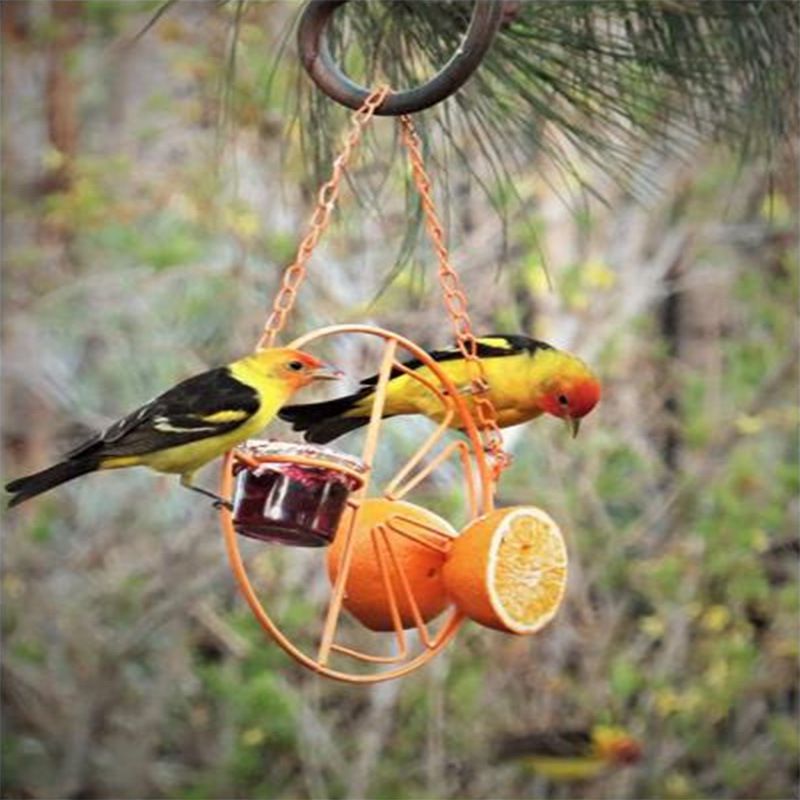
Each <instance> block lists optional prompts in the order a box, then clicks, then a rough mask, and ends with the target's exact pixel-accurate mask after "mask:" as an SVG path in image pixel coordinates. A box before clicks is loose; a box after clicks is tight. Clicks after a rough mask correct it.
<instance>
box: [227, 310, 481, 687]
mask: <svg viewBox="0 0 800 800" xmlns="http://www.w3.org/2000/svg"><path fill="white" fill-rule="evenodd" d="M339 334H365V335H370V336H376V337H379V338H381V339H383V340H384V342H385V345H384V353H383V356H382V358H381V368H380V372H379V375H380V378H379V380H378V383H377V385H376V387H375V401H374V403H373V411H372V415H371V418H370V422H369V425H368V427H367V432H366V438H365V444H364V450H363V453H362V460H363V461H364V462H365V463H366V465H367V472H366V476H365V479H364V482H363V484H362V485H361V486H360V487H359V488H358V489H357V491H356V492H355V494H354V497H352V498H351V499H350V500H349V501H348V503H349V504H350V506H351V508H352V509H353V513H352V515H351V518H350V522H349V525H347V526H345V527H346V530H340V531H339V533H338V535H339V536H346V537H347V539H346V540H345V544H344V550H343V552H342V557H341V564H342V567H341V569H340V570H339V573H338V575H337V577H336V580H335V581H334V583H333V586H332V589H331V599H330V601H329V604H328V610H327V613H326V615H325V622H324V626H323V629H322V633H321V636H320V639H319V646H318V649H317V653H316V655H309V654H308V653H307V652H304V651H303V650H301V649H300V648H299V647H298V646H297V645H296V644H294V642H292V640H291V639H290V638H289V637H288V636H287V635H286V634H285V633H284V632H283V631H282V630H281V628H280V627H279V625H278V624H277V623H276V622H275V621H274V620H273V619H272V617H271V616H270V615H269V613H268V612H267V611H266V609H265V608H264V606H263V605H262V603H261V601H260V599H259V597H258V594H257V592H256V590H255V588H254V587H253V585H252V583H251V581H250V578H249V576H248V573H247V569H246V567H245V565H244V561H243V558H242V554H241V551H240V549H239V534H238V533H237V532H236V529H235V528H234V523H233V514H232V513H231V512H230V511H229V510H227V509H226V508H221V509H220V518H221V522H222V530H223V534H224V538H225V548H226V551H227V554H228V559H229V561H230V564H231V569H232V570H233V573H234V577H235V578H236V582H237V584H238V586H239V589H240V590H241V592H242V594H243V595H244V597H245V599H246V601H247V603H248V605H249V606H250V608H251V610H252V612H253V614H254V615H255V617H256V619H257V620H258V622H259V624H260V625H261V627H262V628H263V629H264V631H265V632H266V633H267V634H269V635H270V636H271V637H272V638H273V639H274V640H275V641H276V642H277V643H278V645H280V647H281V648H283V650H285V651H286V652H287V653H288V654H289V655H290V656H292V657H293V658H294V659H296V660H297V661H299V662H300V663H301V664H303V665H304V666H306V667H308V668H309V669H311V670H313V671H314V672H317V673H319V674H321V675H325V676H326V677H328V678H333V679H335V680H339V681H343V682H346V683H360V684H365V683H377V682H379V681H386V680H391V679H393V678H399V677H401V676H403V675H407V674H408V673H409V672H412V671H413V670H415V669H417V668H418V667H420V666H422V665H423V664H425V663H426V662H427V661H429V660H430V659H431V658H433V657H434V656H435V655H436V654H437V653H438V652H440V651H441V650H442V649H443V648H444V647H445V646H446V645H447V644H448V642H449V641H450V640H451V639H452V638H453V636H455V634H456V632H457V631H458V629H459V628H460V626H461V624H462V622H463V620H464V617H463V615H462V614H461V612H459V611H458V610H457V609H456V608H455V607H452V608H451V610H450V612H449V614H448V616H447V617H446V618H445V619H444V620H443V621H442V622H441V623H439V628H438V630H437V631H436V632H432V631H431V630H429V629H428V627H427V625H426V623H425V621H423V620H422V619H421V616H420V613H419V611H418V607H416V606H415V604H416V600H415V599H414V592H413V589H412V588H409V586H408V584H407V583H405V584H404V586H405V588H404V591H405V592H406V593H407V595H406V598H405V599H406V601H407V602H410V603H411V604H412V607H415V608H417V611H416V612H415V619H416V624H415V627H416V630H417V633H418V640H419V642H420V646H421V647H422V651H421V652H420V653H419V654H417V655H413V656H412V655H411V654H410V652H409V647H408V643H407V641H406V634H405V630H406V628H407V627H408V626H403V625H402V624H401V623H400V621H399V619H398V618H397V617H395V619H394V635H395V637H396V640H397V651H398V652H397V653H396V654H395V655H393V656H385V655H379V654H375V653H370V652H365V651H363V650H359V649H355V648H354V647H350V646H348V645H346V644H342V643H340V642H338V641H337V631H338V626H339V620H340V615H341V611H342V606H343V599H344V593H345V585H346V582H347V577H348V574H349V563H350V553H351V552H352V550H353V541H354V538H353V531H354V529H355V527H356V526H357V524H358V521H359V509H360V507H361V504H362V503H363V502H364V500H365V499H368V498H366V495H367V492H368V491H369V488H370V480H371V479H372V478H373V475H372V463H373V460H374V455H375V452H376V448H377V442H378V434H379V429H380V426H381V423H382V413H383V406H384V403H385V401H386V387H387V384H388V382H389V379H390V377H391V375H392V370H393V369H404V367H403V365H402V363H401V362H400V361H398V360H397V358H396V351H397V349H398V347H399V348H402V349H403V350H406V351H408V352H409V353H410V354H411V355H412V356H413V357H414V358H416V359H419V360H420V361H421V362H422V363H423V365H424V366H426V367H427V368H428V369H429V370H430V372H431V373H432V375H433V376H434V378H435V380H436V381H438V387H437V386H436V385H435V384H434V383H433V382H426V379H425V378H422V377H421V376H418V375H416V374H415V373H414V372H413V371H411V370H408V372H407V374H409V375H411V376H412V377H416V379H417V380H419V381H420V382H422V383H424V384H425V385H426V386H428V388H429V389H430V390H431V391H433V392H435V393H436V394H437V396H438V397H439V399H440V400H441V401H442V403H443V404H444V406H445V408H446V409H447V411H446V413H445V415H444V417H443V419H442V421H441V422H440V423H439V425H438V427H437V429H436V430H435V431H434V432H433V433H432V434H430V435H429V436H428V437H427V438H426V440H425V441H424V442H423V443H422V444H421V445H420V447H419V448H418V449H417V450H416V451H415V453H414V454H413V455H411V456H410V457H409V458H408V459H407V460H406V462H405V464H404V465H403V466H402V467H401V468H400V469H399V470H398V471H397V472H396V473H395V474H394V476H393V477H392V478H391V479H390V480H389V482H388V483H387V484H386V486H385V487H384V488H383V490H382V492H381V493H380V496H381V497H383V498H385V499H386V500H389V501H396V500H402V499H403V498H404V497H405V496H406V495H407V494H408V493H410V492H411V491H412V490H413V489H414V488H415V487H416V486H417V485H419V484H420V483H421V482H422V480H424V479H425V478H426V477H427V476H428V475H430V474H431V473H432V472H433V471H434V470H435V469H437V468H438V467H439V466H441V464H442V463H444V462H445V461H446V460H447V459H449V458H455V459H456V460H457V461H458V463H460V465H461V469H462V470H463V472H464V479H465V481H466V483H467V488H468V491H467V495H468V498H469V503H470V508H469V518H470V520H473V519H475V518H477V517H478V516H481V515H483V514H486V513H489V512H490V511H491V510H492V509H493V503H494V500H493V491H494V481H493V477H492V471H491V468H490V466H489V464H488V463H487V459H486V455H485V453H484V450H483V443H482V440H481V436H480V432H479V431H478V428H477V426H476V424H475V420H474V419H473V417H472V414H471V413H470V411H469V409H468V407H467V404H466V402H465V400H464V398H463V397H462V396H461V394H460V393H459V391H458V389H457V387H456V386H455V385H454V384H453V382H452V381H451V380H450V378H448V376H447V374H446V373H445V372H444V371H443V370H442V369H441V367H440V365H439V364H438V363H437V362H436V361H434V360H433V358H431V356H430V355H428V353H426V352H425V351H424V350H423V349H422V348H420V347H419V346H417V345H415V344H414V343H413V342H411V341H410V340H408V339H406V338H404V337H403V336H400V335H399V334H396V333H393V332H391V331H386V330H383V329H381V328H375V327H372V326H367V325H334V326H331V327H327V328H322V329H319V330H316V331H312V332H311V333H307V334H305V335H304V336H301V337H300V338H298V339H295V340H294V341H293V342H291V344H290V345H289V346H290V347H298V348H299V347H304V346H306V345H307V344H309V343H310V342H313V341H316V340H318V339H321V338H325V337H329V336H333V335H339ZM454 420H457V424H458V427H460V428H461V429H462V432H463V434H464V436H465V437H466V441H464V440H463V439H459V440H458V441H455V442H452V443H449V444H447V445H446V446H444V447H443V448H442V449H441V450H440V451H439V452H438V453H437V454H435V455H434V454H433V450H434V448H435V447H436V446H437V444H439V442H440V441H441V439H442V438H443V436H444V434H445V432H446V431H447V430H448V429H449V428H450V427H451V425H452V424H453V422H454ZM240 458H241V460H242V461H243V462H244V463H248V457H247V456H239V455H237V453H236V452H232V453H228V454H227V456H226V458H225V464H224V467H223V472H222V480H221V485H220V495H221V496H222V497H223V498H225V499H228V500H230V499H232V495H233V467H234V462H235V460H237V459H240ZM426 458H427V459H428V460H427V463H425V459H426ZM286 460H287V461H292V460H293V459H292V458H291V457H289V458H287V459H286ZM303 461H305V463H310V462H309V461H308V459H303ZM312 462H313V460H312ZM320 463H322V462H320ZM439 536H440V541H439V544H438V546H437V549H440V550H441V552H446V551H447V547H448V545H449V542H450V541H451V535H450V534H448V533H446V532H444V531H441V532H439ZM431 546H433V545H431ZM385 547H387V548H388V551H389V560H390V561H394V559H395V555H394V553H393V551H392V547H391V545H390V544H389V541H388V539H387V540H386V541H385ZM395 569H397V568H395ZM399 577H400V579H401V582H402V581H403V576H402V575H400V576H399ZM383 582H384V591H385V592H386V596H387V597H393V598H394V599H393V600H392V601H391V603H392V605H393V608H395V609H396V605H397V598H396V592H397V590H396V589H395V588H393V586H394V573H392V572H391V571H388V572H386V573H384V577H383ZM384 641H385V640H384ZM334 655H336V656H337V657H339V658H347V657H349V658H352V659H355V660H356V661H360V662H363V663H367V664H371V665H375V666H384V667H387V666H388V667H389V668H388V669H384V670H382V671H379V672H374V673H362V672H347V671H345V670H342V669H336V668H334V667H332V666H331V665H330V659H331V657H332V656H334Z"/></svg>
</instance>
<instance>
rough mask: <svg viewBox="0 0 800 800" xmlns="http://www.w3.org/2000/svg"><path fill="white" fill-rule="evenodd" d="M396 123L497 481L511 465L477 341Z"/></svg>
mask: <svg viewBox="0 0 800 800" xmlns="http://www.w3.org/2000/svg"><path fill="white" fill-rule="evenodd" d="M399 122H400V130H401V134H402V139H403V144H404V145H405V146H406V149H407V150H408V157H409V161H410V162H411V172H412V176H413V178H414V183H415V185H416V187H417V191H418V192H419V196H420V200H421V202H422V210H423V213H424V216H425V225H426V227H427V229H428V234H429V235H430V238H431V243H432V244H433V249H434V250H435V251H436V256H437V259H438V262H439V271H438V272H439V284H440V286H441V288H442V294H443V296H444V304H445V308H446V309H447V314H448V316H449V317H450V321H451V323H452V326H453V331H454V332H455V335H456V344H457V346H458V348H459V350H460V351H461V354H462V355H463V356H464V361H465V363H466V365H467V372H468V374H469V376H470V382H471V390H472V402H473V406H474V409H475V415H476V417H477V419H478V428H479V430H480V432H481V437H482V440H483V445H484V449H485V450H486V452H487V453H488V454H489V456H490V457H491V459H492V470H493V474H494V478H495V480H497V478H498V477H499V476H500V473H501V472H502V471H503V470H504V469H506V467H508V466H509V464H510V463H511V458H510V456H509V455H508V453H506V452H505V450H504V449H503V434H502V433H501V432H500V427H499V425H498V424H497V411H496V409H495V407H494V403H492V399H491V396H490V395H489V383H488V381H487V379H486V371H485V369H484V366H483V362H482V361H481V360H480V358H478V341H477V339H476V338H475V334H474V333H473V332H472V323H471V321H470V318H469V311H468V304H467V296H466V294H465V293H464V289H463V287H462V285H461V279H460V277H459V275H458V273H457V272H456V270H455V268H454V267H453V265H452V264H451V263H450V256H449V254H448V251H447V246H446V245H445V242H444V229H443V228H442V224H441V222H440V221H439V216H438V214H437V213H436V207H435V205H434V202H433V198H432V196H431V179H430V177H429V176H428V174H427V172H426V171H425V163H424V160H423V157H422V147H421V143H420V139H419V136H418V134H417V132H416V130H415V128H414V123H413V121H412V120H411V117H410V116H408V115H407V114H406V115H403V116H401V117H400V119H399Z"/></svg>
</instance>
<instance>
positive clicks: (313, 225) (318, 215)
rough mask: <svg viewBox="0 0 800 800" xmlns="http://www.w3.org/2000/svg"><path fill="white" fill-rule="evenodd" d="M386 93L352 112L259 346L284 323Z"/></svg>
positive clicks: (270, 340) (384, 89) (372, 96)
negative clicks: (357, 150) (356, 152)
mask: <svg viewBox="0 0 800 800" xmlns="http://www.w3.org/2000/svg"><path fill="white" fill-rule="evenodd" d="M388 94H389V87H388V86H382V87H380V88H379V89H376V90H375V91H374V92H372V93H371V94H370V95H369V97H367V99H366V100H365V101H364V104H363V105H362V106H361V108H359V109H358V111H356V112H355V113H354V114H353V116H352V126H351V128H350V131H349V133H348V134H347V136H346V137H345V141H344V145H343V147H342V149H341V151H340V152H339V155H338V156H336V159H335V160H334V162H333V170H332V171H331V177H330V178H329V179H328V181H327V182H326V183H324V184H323V185H322V187H321V188H320V190H319V194H318V195H317V205H316V208H315V209H314V213H313V214H312V215H311V220H310V222H309V231H308V233H307V234H306V237H305V238H304V239H303V241H302V242H300V247H299V248H298V250H297V255H296V256H295V259H294V261H293V262H292V263H291V264H290V265H289V266H288V267H286V269H285V270H284V273H283V279H282V280H281V287H280V290H279V291H278V294H277V295H276V297H275V300H274V302H273V304H272V311H271V312H270V315H269V317H268V318H267V322H266V324H265V325H264V331H263V332H262V334H261V338H260V339H259V341H258V345H257V346H258V347H259V348H261V347H271V346H272V345H273V344H274V342H275V337H276V336H277V335H278V333H279V332H280V331H281V329H282V328H283V326H284V324H285V323H286V317H287V315H288V314H289V312H290V311H291V310H292V306H294V301H295V299H296V297H297V290H298V289H299V288H300V284H301V283H302V282H303V280H304V279H305V277H306V265H307V263H308V260H309V258H311V254H312V253H313V252H314V248H315V247H316V246H317V242H319V239H320V237H321V236H322V234H323V233H324V231H325V229H326V228H327V227H328V224H329V223H330V218H331V214H332V213H333V207H334V205H335V204H336V198H337V197H338V196H339V186H340V184H341V182H342V178H343V177H344V171H345V168H346V167H347V163H348V161H349V160H350V156H351V155H352V153H353V150H354V148H355V147H356V145H357V144H358V142H359V141H360V139H361V134H362V133H363V132H364V128H365V127H366V126H367V124H368V123H369V121H370V119H372V116H373V114H374V113H375V110H376V109H377V108H378V107H379V106H380V105H381V103H382V102H383V101H384V100H385V99H386V96H387V95H388Z"/></svg>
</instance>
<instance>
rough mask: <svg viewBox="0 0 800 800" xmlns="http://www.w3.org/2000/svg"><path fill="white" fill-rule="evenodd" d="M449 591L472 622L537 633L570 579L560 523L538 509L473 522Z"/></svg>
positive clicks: (451, 566)
mask: <svg viewBox="0 0 800 800" xmlns="http://www.w3.org/2000/svg"><path fill="white" fill-rule="evenodd" d="M443 575H444V582H445V587H446V589H447V592H448V593H449V594H450V596H451V597H452V598H453V601H454V602H455V604H456V605H457V606H458V608H459V609H460V610H461V611H462V612H463V613H464V614H465V615H466V616H468V617H469V618H470V619H473V620H475V621H476V622H479V623H481V624H482V625H487V626H488V627H490V628H497V629H498V630H503V631H507V632H511V633H535V632H536V631H538V630H540V629H541V628H542V627H544V625H546V624H547V623H548V622H549V621H550V620H551V619H552V618H553V617H554V616H555V614H556V611H557V610H558V607H559V605H560V604H561V600H562V598H563V596H564V589H565V587H566V580H567V550H566V547H565V545H564V539H563V538H562V536H561V531H560V530H559V528H558V526H557V525H556V523H555V522H554V521H553V520H552V519H551V517H550V516H549V515H548V514H546V513H545V512H544V511H542V510H541V509H538V508H534V507H532V506H517V507H514V508H503V509H498V510H496V511H493V512H491V513H490V514H486V515H484V516H483V517H479V518H478V519H476V520H473V522H471V523H470V524H469V525H468V526H467V527H466V528H465V529H464V531H463V532H462V533H461V535H460V536H459V537H458V538H457V539H456V540H455V541H454V542H453V544H452V546H451V548H450V552H449V554H448V556H447V561H446V563H445V567H444V572H443Z"/></svg>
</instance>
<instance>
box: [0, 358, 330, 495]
mask: <svg viewBox="0 0 800 800" xmlns="http://www.w3.org/2000/svg"><path fill="white" fill-rule="evenodd" d="M341 375H342V373H341V372H339V370H337V369H334V368H333V367H330V366H328V365H327V364H323V363H322V362H321V361H320V360H319V359H317V358H315V357H314V356H312V355H309V354H308V353H304V352H302V351H300V350H291V349H288V348H266V349H263V350H258V351H256V352H255V353H253V354H252V355H249V356H245V357H244V358H241V359H239V360H238V361H234V362H232V363H230V364H228V365H227V366H224V367H217V368H216V369H211V370H208V371H207V372H203V373H201V374H200V375H195V376H194V377H192V378H188V379H187V380H185V381H183V382H181V383H179V384H177V385H176V386H173V387H172V388H171V389H169V390H167V391H166V392H164V393H163V394H160V395H159V396H158V397H156V398H155V399H153V400H151V401H150V402H149V403H145V405H143V406H142V407H141V408H138V409H137V410H136V411H134V412H132V413H131V414H128V415H127V416H126V417H123V418H122V419H121V420H119V421H118V422H115V423H114V424H113V425H111V427H109V428H108V429H107V430H106V431H104V432H103V433H99V434H97V435H96V436H93V437H92V438H91V439H89V440H87V441H86V442H84V443H83V444H81V445H80V446H79V447H77V448H75V449H74V450H73V451H72V452H70V453H68V454H67V456H66V457H65V458H64V459H63V460H62V461H59V462H58V463H57V464H54V465H53V466H52V467H48V468H47V469H45V470H42V471H41V472H37V473H35V474H33V475H28V476H26V477H24V478H17V480H14V481H11V482H10V483H9V484H7V485H6V487H5V488H6V491H8V492H12V493H13V495H14V496H13V497H12V498H11V500H10V501H9V503H8V505H9V507H10V506H15V505H18V504H19V503H21V502H23V501H24V500H28V499H29V498H31V497H35V496H36V495H38V494H41V493H42V492H46V491H48V490H49V489H52V488H53V487H55V486H58V485H59V484H62V483H65V482H66V481H71V480H73V478H77V477H80V476H81V475H85V474H87V473H89V472H95V471H97V470H106V469H120V468H122V467H135V466H145V467H150V469H153V470H156V471H157V472H167V473H174V474H178V475H180V476H181V484H182V485H183V486H185V487H186V488H187V489H192V490H193V491H196V492H200V494H204V495H208V496H209V497H213V498H214V499H215V500H216V501H217V502H221V500H220V498H218V497H217V496H216V495H214V494H212V493H211V492H207V491H206V490H205V489H201V488H199V487H197V486H194V485H192V479H193V477H194V473H195V472H196V471H197V470H198V469H200V467H202V466H203V465H204V464H206V463H208V462H209V461H211V460H213V459H215V458H217V457H218V456H220V455H222V454H223V453H225V452H226V451H228V450H230V449H231V448H232V447H235V446H236V445H237V444H239V443H240V442H243V441H244V440H245V439H249V438H250V437H251V436H255V435H256V434H257V433H259V432H260V431H261V430H262V429H263V428H264V427H265V426H266V425H267V423H269V422H271V421H272V420H273V419H274V417H275V415H276V414H277V412H278V409H279V408H280V407H281V406H282V405H284V404H285V403H286V402H287V401H288V400H289V398H290V397H291V396H292V395H293V394H294V393H295V392H296V391H297V390H298V389H302V388H303V387H304V386H308V384H310V383H312V382H314V381H317V380H329V379H335V378H339V377H341Z"/></svg>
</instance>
